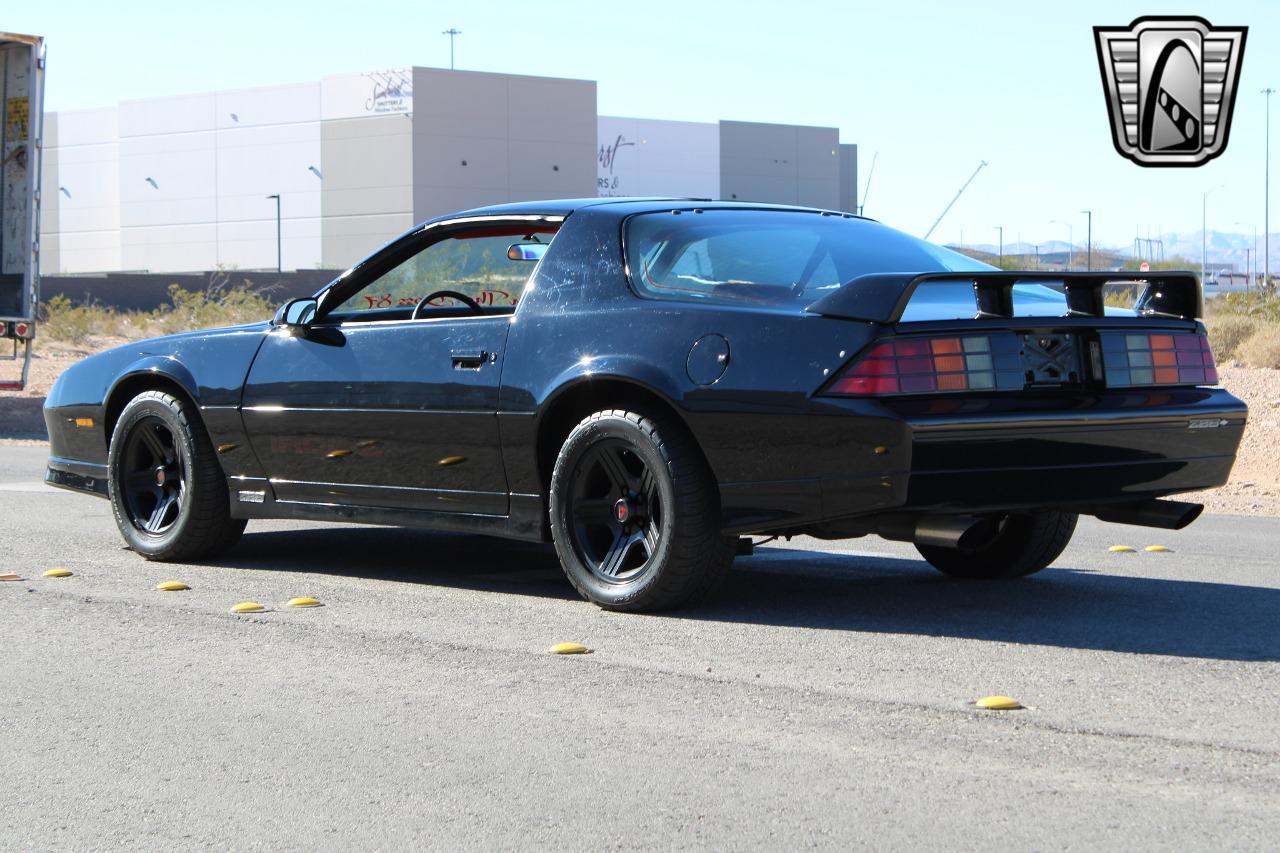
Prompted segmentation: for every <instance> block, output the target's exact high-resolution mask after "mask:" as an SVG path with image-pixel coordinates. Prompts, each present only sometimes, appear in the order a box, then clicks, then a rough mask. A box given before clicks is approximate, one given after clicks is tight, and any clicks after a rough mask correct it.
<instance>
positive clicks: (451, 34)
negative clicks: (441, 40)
mask: <svg viewBox="0 0 1280 853" xmlns="http://www.w3.org/2000/svg"><path fill="white" fill-rule="evenodd" d="M440 35H442V36H448V37H449V70H450V71H452V70H453V39H454V37H456V36H460V35H462V30H460V29H458V28H457V27H449V29H447V30H443V31H442V32H441V33H440Z"/></svg>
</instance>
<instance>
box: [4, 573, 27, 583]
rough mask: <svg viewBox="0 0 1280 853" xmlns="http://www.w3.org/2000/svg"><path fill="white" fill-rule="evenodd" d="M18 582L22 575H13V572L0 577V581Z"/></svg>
mask: <svg viewBox="0 0 1280 853" xmlns="http://www.w3.org/2000/svg"><path fill="white" fill-rule="evenodd" d="M20 580H22V575H15V574H14V573H13V572H7V573H5V574H3V575H0V581H20Z"/></svg>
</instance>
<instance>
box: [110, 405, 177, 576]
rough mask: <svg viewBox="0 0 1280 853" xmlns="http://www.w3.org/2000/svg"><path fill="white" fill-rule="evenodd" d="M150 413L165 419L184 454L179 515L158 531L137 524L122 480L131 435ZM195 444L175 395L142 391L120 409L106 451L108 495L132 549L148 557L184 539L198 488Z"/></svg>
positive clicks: (160, 554)
mask: <svg viewBox="0 0 1280 853" xmlns="http://www.w3.org/2000/svg"><path fill="white" fill-rule="evenodd" d="M150 417H154V418H158V419H159V420H161V421H163V422H164V424H165V426H166V427H167V428H168V429H169V432H170V433H171V434H172V435H173V437H174V447H175V449H176V451H177V452H178V454H179V455H180V456H181V457H182V470H183V475H182V476H183V484H182V489H183V501H182V507H181V508H180V509H179V512H178V518H177V519H176V520H175V521H174V523H173V524H172V525H170V527H169V529H168V530H166V531H165V532H164V533H162V534H159V535H154V534H150V533H146V532H144V531H142V530H139V529H138V528H137V527H136V526H134V523H133V519H132V517H131V514H130V512H129V506H128V502H127V501H126V500H125V496H124V485H123V483H122V482H121V480H122V477H123V474H124V472H123V471H122V463H123V457H124V452H125V446H126V445H127V444H128V438H129V435H130V434H131V433H132V432H133V430H134V429H135V428H136V427H137V426H138V423H139V422H140V421H142V420H143V419H145V418H150ZM192 446H193V438H192V435H191V428H190V426H189V425H188V423H187V421H186V419H185V417H184V416H183V412H182V408H181V403H179V402H178V400H176V399H175V398H174V397H171V396H169V395H167V394H160V393H156V392H149V393H145V394H141V395H139V396H137V397H135V398H134V399H133V400H131V401H129V403H128V405H126V406H125V408H124V411H123V412H121V413H120V418H119V419H118V420H117V421H116V426H115V429H114V430H113V431H112V433H111V444H110V448H109V450H108V452H107V471H108V476H107V496H108V497H109V498H110V500H111V512H112V514H113V515H114V516H115V519H116V526H118V527H119V528H120V533H121V535H123V536H124V538H125V541H126V542H127V543H128V544H129V547H130V548H131V549H132V550H133V551H135V552H137V553H139V554H142V555H144V556H148V557H156V556H163V555H165V554H166V553H168V552H169V551H170V550H172V549H173V547H174V546H175V544H176V543H178V542H180V541H182V537H183V532H184V530H185V529H186V527H187V525H188V524H190V523H191V516H192V512H191V505H192V502H193V500H194V497H195V489H196V484H195V483H194V477H195V458H194V453H193V451H192Z"/></svg>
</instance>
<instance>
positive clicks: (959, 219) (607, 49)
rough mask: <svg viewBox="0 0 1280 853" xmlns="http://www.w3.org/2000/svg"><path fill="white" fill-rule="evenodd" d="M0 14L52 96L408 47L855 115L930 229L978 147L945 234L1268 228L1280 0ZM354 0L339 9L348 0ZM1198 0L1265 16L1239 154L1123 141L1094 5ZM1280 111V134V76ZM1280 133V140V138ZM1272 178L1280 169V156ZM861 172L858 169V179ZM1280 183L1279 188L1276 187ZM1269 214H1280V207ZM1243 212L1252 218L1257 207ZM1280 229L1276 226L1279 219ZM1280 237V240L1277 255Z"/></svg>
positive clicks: (425, 4) (252, 77) (1121, 13)
mask: <svg viewBox="0 0 1280 853" xmlns="http://www.w3.org/2000/svg"><path fill="white" fill-rule="evenodd" d="M6 6H7V8H6V10H5V12H4V14H3V16H2V17H3V19H2V20H0V27H3V28H4V29H8V30H12V31H16V32H33V33H38V34H40V35H44V36H45V37H46V38H47V39H48V41H49V51H50V72H49V88H48V95H47V102H46V108H47V109H49V110H60V109H75V108H81V107H92V106H103V105H107V104H112V103H114V102H116V101H117V100H120V99H125V98H138V97H149V96H154V95H166V94H180V93H185V92H192V91H203V90H211V89H222V88H235V87H244V86H257V85H273V84H278V83H286V82H294V81H303V80H311V79H315V78H318V77H320V76H323V75H325V74H335V73H343V72H353V71H364V70H371V69H377V68H387V67H395V66H403V65H426V66H445V67H447V66H448V62H449V40H448V38H447V37H445V36H443V35H441V34H440V32H441V31H442V30H444V29H447V28H449V27H451V26H452V27H457V28H458V29H460V30H462V32H463V34H462V35H461V36H459V37H458V39H457V64H458V67H459V68H466V69H471V70H479V71H500V72H511V73H521V74H545V75H551V76H564V77H579V78H586V79H594V80H597V81H598V82H599V87H598V105H599V111H600V112H601V113H602V114H606V115H629V116H642V117H650V118H669V119H683V120H691V121H714V120H716V119H721V118H724V119H737V120H746V121H772V122H794V123H802V124H816V125H826V126H837V127H839V128H840V131H841V141H843V142H853V143H857V144H858V145H859V147H860V153H861V170H862V171H861V177H860V183H861V184H864V183H865V180H866V173H867V169H868V168H869V166H870V163H871V159H872V156H873V155H874V154H875V152H877V151H878V152H879V161H878V163H877V165H876V170H875V176H874V179H873V182H872V185H871V191H870V194H869V196H868V198H867V206H866V213H867V215H869V216H873V217H875V218H877V219H880V220H882V221H884V222H886V223H888V224H890V225H893V226H895V227H897V228H902V229H903V230H906V231H909V232H911V233H914V234H923V232H924V231H925V230H926V229H927V228H928V227H929V225H930V224H931V223H932V222H933V220H934V219H935V218H936V217H937V215H938V213H939V212H941V210H942V208H943V207H944V206H945V205H946V203H947V201H948V200H950V198H951V197H952V196H953V195H954V194H955V191H956V190H957V189H958V188H959V186H960V185H961V184H962V183H963V182H964V180H965V179H966V178H967V177H968V176H969V174H970V173H971V172H972V171H973V169H974V168H975V167H976V166H977V164H978V162H979V161H980V160H984V159H985V160H987V161H988V162H989V163H990V166H989V167H988V168H986V169H984V170H983V171H982V173H981V174H980V175H979V176H978V178H977V179H976V180H975V181H974V182H973V184H972V185H971V186H970V187H969V189H968V191H967V192H966V193H965V195H964V196H963V197H962V198H961V199H960V201H959V202H957V204H956V206H955V207H954V208H953V209H952V210H951V212H950V213H949V214H948V215H947V217H946V219H945V220H944V221H943V223H942V224H941V225H940V226H939V228H938V230H937V231H936V232H935V234H934V235H933V239H934V240H937V241H940V242H956V241H959V240H960V239H961V235H962V234H963V239H964V241H965V242H966V243H995V241H996V231H995V226H997V225H1003V226H1004V228H1005V232H1004V237H1005V241H1006V242H1007V243H1011V242H1013V241H1014V240H1017V239H1018V238H1019V237H1021V239H1023V240H1025V241H1028V242H1042V241H1046V240H1051V239H1052V240H1065V239H1067V236H1068V228H1067V225H1066V224H1053V223H1052V222H1051V220H1062V221H1063V222H1066V221H1070V222H1071V223H1073V224H1074V238H1075V240H1076V241H1077V242H1078V243H1080V244H1083V243H1084V234H1085V216H1084V214H1082V213H1080V211H1081V210H1083V209H1086V208H1091V209H1092V210H1093V212H1094V216H1093V228H1094V239H1095V242H1098V243H1103V244H1112V245H1130V244H1131V243H1132V241H1133V237H1134V235H1135V231H1137V232H1141V233H1142V234H1143V235H1144V236H1145V235H1146V234H1147V233H1148V231H1149V232H1150V233H1152V234H1159V233H1162V232H1169V231H1181V232H1188V231H1197V230H1199V228H1200V220H1201V196H1202V193H1204V192H1205V191H1210V190H1211V191H1212V194H1211V195H1210V197H1209V201H1208V213H1209V227H1210V229H1216V230H1219V231H1237V232H1243V233H1248V232H1250V226H1252V225H1253V224H1254V223H1256V224H1257V227H1258V229H1259V231H1261V229H1262V220H1263V188H1262V184H1263V154H1264V145H1263V132H1264V108H1265V99H1264V97H1263V96H1262V95H1261V94H1259V90H1260V89H1262V88H1264V87H1265V86H1268V85H1270V86H1275V87H1276V88H1280V3H1277V2H1261V1H1260V2H1230V0H1217V2H1214V3H1203V2H1202V3H1199V4H1193V5H1191V6H1187V5H1182V6H1160V5H1151V4H1149V3H1148V4H1137V3H1130V2H1073V3H1054V4H1034V3H1030V2H1022V3H1013V2H1009V3H1003V2H1002V3H980V2H971V3H956V2H899V3H891V2H876V3H865V2H834V0H829V1H828V2H819V0H788V2H781V3H780V2H751V0H737V2H733V3H728V2H714V3H712V2H698V0H683V2H670V0H646V2H644V3H618V2H609V0H598V2H578V0H570V1H569V2H557V0H549V2H543V3H537V4H530V3H524V2H506V0H493V1H492V2H484V0H471V2H467V3H440V2H434V0H419V2H413V3H401V2H388V0H382V2H378V3H367V4H341V6H339V4H320V3H315V2H307V3H301V2H271V3H264V2H261V0H259V2H255V3H250V2H241V0H223V2H220V3H217V4H173V3H171V2H167V3H159V2H127V0H121V2H117V3H110V4H108V3H102V2H81V0H44V2H39V3H30V2H28V3H23V4H17V3H9V4H6ZM337 8H343V9H345V10H346V11H342V12H341V13H338V12H335V11H332V10H334V9H337ZM1150 14H1199V15H1201V16H1203V17H1206V18H1208V19H1209V21H1210V22H1212V23H1214V24H1218V25H1241V24H1243V25H1247V26H1248V27H1249V35H1248V43H1247V48H1246V52H1245V59H1244V67H1243V73H1242V76H1241V86H1240V94H1239V96H1238V98H1237V102H1236V107H1235V117H1234V120H1233V123H1232V129H1231V136H1230V144H1229V146H1228V149H1227V151H1226V153H1225V154H1224V155H1222V156H1221V157H1219V158H1218V159H1217V160H1214V161H1212V162H1211V163H1209V164H1207V165H1205V166H1202V167H1200V168H1196V169H1144V168H1141V167H1139V166H1136V165H1134V164H1132V163H1130V162H1129V161H1127V160H1124V159H1122V158H1121V157H1120V156H1119V155H1118V154H1117V153H1116V152H1115V149H1114V148H1113V146H1112V143H1111V140H1110V128H1109V126H1108V120H1107V115H1106V109H1105V105H1104V102H1103V95H1102V87H1101V83H1100V80H1099V75H1098V65H1097V59H1096V54H1095V50H1094V45H1093V33H1092V27H1093V26H1094V25H1127V24H1128V23H1129V22H1130V21H1131V20H1132V19H1133V18H1135V17H1138V16H1139V15H1150ZM1274 106H1275V107H1276V117H1275V119H1276V120H1275V128H1274V129H1275V131H1276V135H1277V137H1278V140H1280V99H1277V100H1276V101H1275V103H1274ZM1276 144H1277V146H1280V141H1277V143H1276ZM1275 166H1276V179H1277V183H1280V159H1277V162H1276V164H1275ZM861 191H862V187H861V186H860V187H859V192H860V193H861ZM1272 197H1273V199H1274V198H1276V197H1277V196H1276V194H1275V193H1274V192H1273V194H1272ZM1273 214H1274V216H1273V222H1272V232H1273V233H1276V232H1280V209H1278V210H1275V211H1273ZM1237 222H1244V223H1246V224H1245V225H1237V224H1236V223H1237ZM1273 242H1274V241H1273ZM1278 252H1280V249H1278V248H1277V247H1276V246H1274V245H1273V257H1274V256H1275V255H1276V254H1277V253H1278Z"/></svg>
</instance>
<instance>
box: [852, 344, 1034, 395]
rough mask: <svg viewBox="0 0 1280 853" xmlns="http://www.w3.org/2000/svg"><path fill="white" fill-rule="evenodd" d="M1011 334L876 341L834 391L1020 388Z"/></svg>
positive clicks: (880, 392) (876, 392) (877, 392)
mask: <svg viewBox="0 0 1280 853" xmlns="http://www.w3.org/2000/svg"><path fill="white" fill-rule="evenodd" d="M1022 383H1023V378H1022V372H1021V365H1020V363H1019V362H1018V350H1017V342H1016V339H1015V338H1014V337H1013V336H1012V335H999V336H995V335H963V336H954V337H938V338H900V339H896V340H891V341H883V342H881V343H878V344H875V345H874V346H872V347H871V348H870V349H868V350H867V351H866V352H865V353H863V355H862V356H861V357H860V358H858V359H857V360H856V361H854V362H853V363H852V364H851V365H849V367H848V368H847V369H846V370H845V371H844V372H843V373H842V374H840V376H839V377H838V378H837V379H836V380H835V382H833V383H831V386H830V387H829V388H828V389H827V393H829V394H840V395H845V396H858V397H879V396H884V395H887V394H928V393H932V392H949V391H994V390H998V389H999V390H1005V389H1011V388H1021V387H1022Z"/></svg>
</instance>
